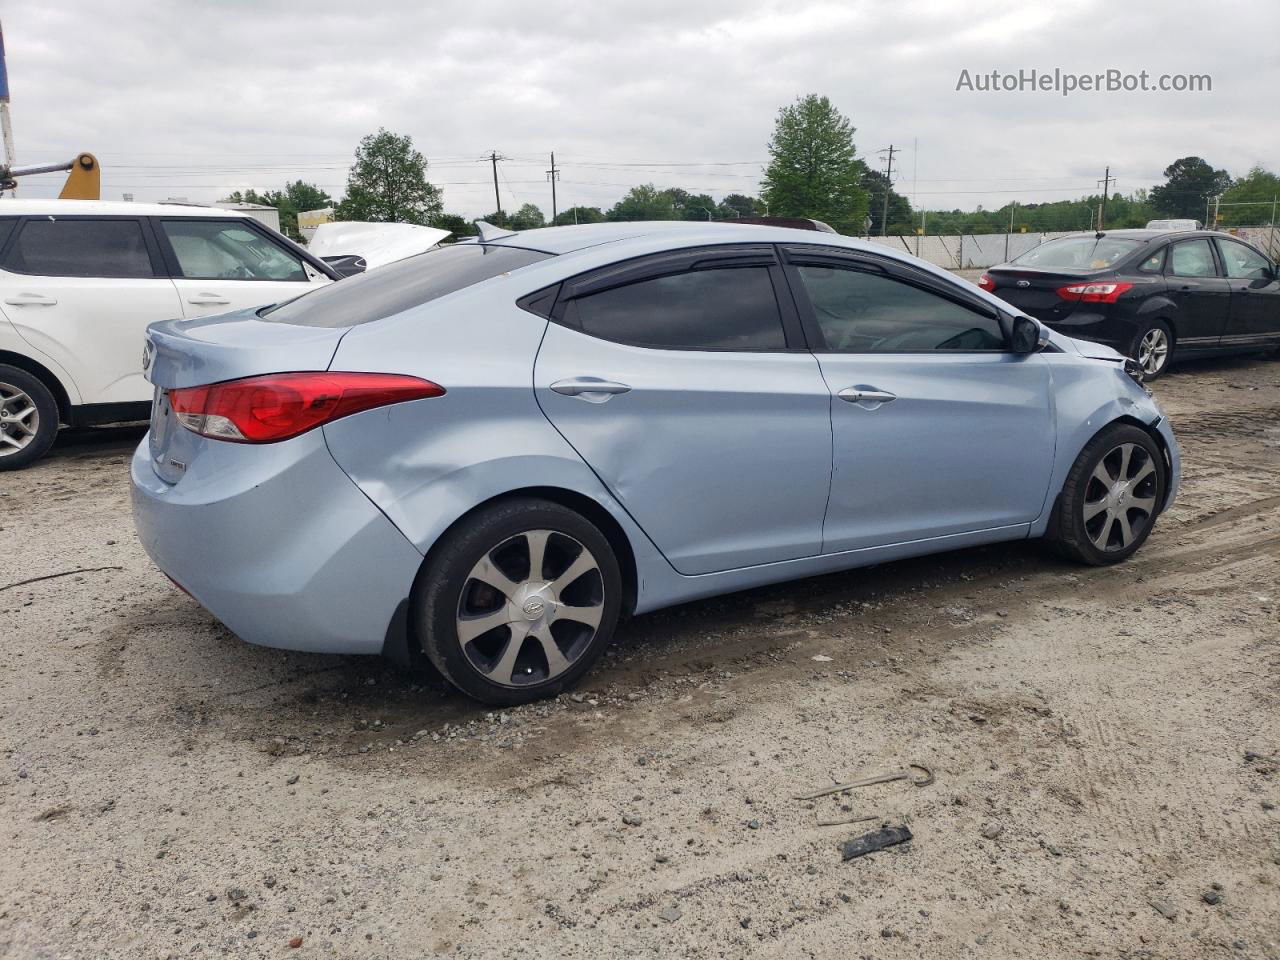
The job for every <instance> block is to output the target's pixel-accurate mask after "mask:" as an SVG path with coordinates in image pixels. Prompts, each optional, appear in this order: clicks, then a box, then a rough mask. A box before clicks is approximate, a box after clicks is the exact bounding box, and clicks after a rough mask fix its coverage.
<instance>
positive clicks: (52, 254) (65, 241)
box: [4, 219, 155, 277]
mask: <svg viewBox="0 0 1280 960" xmlns="http://www.w3.org/2000/svg"><path fill="white" fill-rule="evenodd" d="M4 267H5V269H6V270H14V271H16V272H18V273H30V274H36V275H38V276H42V277H151V276H154V275H155V274H154V272H153V271H152V269H151V255H150V253H148V252H147V241H146V239H145V238H144V236H143V233H142V224H141V223H140V222H139V221H137V220H57V219H49V220H28V221H26V222H25V223H24V224H23V225H22V226H21V227H20V228H19V230H18V236H17V237H16V238H15V239H14V241H13V244H12V245H11V246H10V247H9V253H8V255H7V256H6V257H5V259H4Z"/></svg>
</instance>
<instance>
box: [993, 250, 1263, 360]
mask: <svg viewBox="0 0 1280 960" xmlns="http://www.w3.org/2000/svg"><path fill="white" fill-rule="evenodd" d="M978 286H980V287H981V288H982V289H983V290H986V291H988V292H990V293H994V294H995V295H996V296H998V297H1000V298H1001V299H1002V300H1004V301H1005V302H1007V303H1009V304H1010V305H1011V306H1013V307H1016V308H1017V309H1018V310H1021V311H1024V312H1026V313H1028V314H1030V315H1031V316H1033V317H1036V318H1037V319H1039V320H1042V321H1043V322H1044V323H1046V324H1048V325H1049V326H1050V327H1052V328H1053V329H1055V330H1058V331H1061V332H1062V333H1065V334H1068V335H1069V336H1072V337H1079V338H1081V339H1085V340H1094V341H1096V342H1098V343H1105V344H1107V345H1108V346H1111V347H1114V348H1115V349H1116V350H1118V351H1120V352H1121V353H1123V354H1126V355H1128V356H1130V357H1132V358H1133V359H1135V360H1137V361H1138V363H1139V364H1141V365H1142V371H1143V374H1144V375H1145V377H1146V378H1147V379H1148V380H1154V379H1155V378H1156V377H1158V376H1160V375H1161V374H1162V373H1164V372H1165V371H1166V370H1168V369H1169V364H1171V363H1172V362H1173V361H1174V359H1175V358H1177V359H1188V358H1190V357H1200V356H1205V355H1207V354H1210V353H1214V352H1228V351H1230V352H1245V351H1266V350H1272V349H1275V348H1276V347H1278V346H1280V273H1278V272H1277V266H1276V264H1275V262H1274V261H1272V260H1271V259H1270V258H1268V257H1267V256H1266V255H1265V254H1263V253H1262V252H1261V251H1260V250H1258V249H1256V248H1255V247H1252V246H1250V245H1249V244H1247V243H1245V242H1244V241H1243V240H1238V239H1236V238H1235V237H1231V236H1227V235H1226V234H1222V233H1215V232H1210V231H1204V230H1195V231H1181V232H1158V231H1153V230H1110V231H1107V232H1105V233H1097V234H1094V233H1080V234H1072V235H1071V236H1067V237H1060V238H1058V239H1056V240H1050V241H1048V242H1046V243H1043V244H1041V245H1040V246H1038V247H1033V248H1032V249H1031V250H1028V251H1027V252H1026V253H1024V254H1023V255H1022V256H1020V257H1017V258H1015V259H1014V260H1012V261H1011V262H1009V263H1005V264H1001V265H1000V266H998V267H992V268H991V269H990V270H988V271H987V272H986V273H985V274H983V275H982V277H981V278H980V279H979V280H978Z"/></svg>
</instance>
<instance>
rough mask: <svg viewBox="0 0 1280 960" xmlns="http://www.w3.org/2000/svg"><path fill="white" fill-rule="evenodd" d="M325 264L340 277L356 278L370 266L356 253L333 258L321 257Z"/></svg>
mask: <svg viewBox="0 0 1280 960" xmlns="http://www.w3.org/2000/svg"><path fill="white" fill-rule="evenodd" d="M320 259H321V260H323V261H324V262H325V263H327V264H328V265H329V266H331V267H332V268H333V270H334V272H335V273H337V275H338V276H339V277H342V278H344V279H345V278H347V277H354V276H355V275H356V274H357V273H364V272H365V270H366V269H368V267H369V265H368V264H367V263H366V262H365V259H364V257H362V256H360V255H358V254H355V253H340V254H335V255H334V256H332V257H321V258H320Z"/></svg>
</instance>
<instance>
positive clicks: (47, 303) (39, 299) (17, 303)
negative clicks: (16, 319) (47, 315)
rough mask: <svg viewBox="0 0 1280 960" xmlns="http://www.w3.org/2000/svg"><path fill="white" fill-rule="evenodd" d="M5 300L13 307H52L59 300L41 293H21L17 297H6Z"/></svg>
mask: <svg viewBox="0 0 1280 960" xmlns="http://www.w3.org/2000/svg"><path fill="white" fill-rule="evenodd" d="M4 302H5V303H7V304H8V305H9V306H11V307H52V306H54V305H56V304H57V302H58V301H57V300H55V299H53V297H46V296H43V295H42V294H39V293H20V294H18V295H17V296H16V297H5V300H4Z"/></svg>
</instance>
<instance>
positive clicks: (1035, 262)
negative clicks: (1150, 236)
mask: <svg viewBox="0 0 1280 960" xmlns="http://www.w3.org/2000/svg"><path fill="white" fill-rule="evenodd" d="M1137 247H1138V242H1137V241H1136V240H1126V239H1124V238H1123V237H1103V238H1102V239H1101V240H1099V239H1098V238H1097V237H1094V236H1083V237H1060V238H1059V239H1057V240H1050V241H1048V242H1047V243H1042V244H1040V246H1038V247H1033V248H1032V249H1030V250H1028V251H1027V252H1026V253H1024V254H1023V255H1022V256H1020V257H1016V258H1015V259H1014V260H1013V262H1014V263H1016V264H1017V265H1018V266H1020V267H1041V268H1044V269H1046V270H1105V269H1107V267H1110V266H1112V265H1113V264H1115V263H1116V262H1117V261H1118V260H1120V259H1121V258H1123V257H1127V256H1128V255H1129V254H1131V253H1133V252H1134V250H1136V249H1137Z"/></svg>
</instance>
